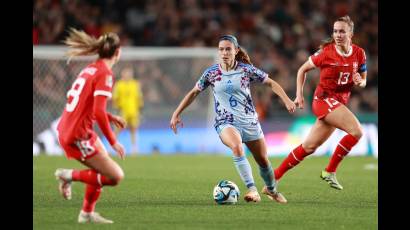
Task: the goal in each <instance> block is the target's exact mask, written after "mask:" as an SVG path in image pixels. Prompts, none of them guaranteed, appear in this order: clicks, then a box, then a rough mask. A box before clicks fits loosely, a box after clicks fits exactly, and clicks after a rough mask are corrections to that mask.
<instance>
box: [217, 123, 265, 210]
mask: <svg viewBox="0 0 410 230" xmlns="http://www.w3.org/2000/svg"><path fill="white" fill-rule="evenodd" d="M220 138H221V140H222V143H224V144H225V145H226V146H227V147H229V148H230V149H231V150H232V153H233V161H234V164H235V167H236V170H237V171H238V173H239V175H240V177H241V179H242V181H243V182H244V184H245V185H246V187H247V188H248V191H247V192H246V194H245V196H244V200H245V201H246V202H251V201H252V202H259V201H260V200H261V197H260V195H259V193H258V190H257V188H256V186H255V181H254V180H253V175H252V168H251V166H250V164H249V161H248V159H247V158H246V156H245V152H244V150H243V146H242V138H241V135H240V134H239V132H238V131H237V130H236V128H234V127H226V128H224V129H223V130H222V132H221V134H220Z"/></svg>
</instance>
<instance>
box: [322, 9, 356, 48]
mask: <svg viewBox="0 0 410 230" xmlns="http://www.w3.org/2000/svg"><path fill="white" fill-rule="evenodd" d="M335 22H345V23H346V24H347V25H348V26H349V27H350V32H351V33H352V34H353V30H354V23H353V21H352V19H350V17H349V15H345V16H343V17H340V18H338V19H337V20H336V21H335ZM334 42H335V39H334V38H333V36H332V37H330V38H328V39H326V40H324V41H323V42H322V43H321V44H320V46H319V49H323V48H324V47H325V46H327V45H329V44H332V43H334Z"/></svg>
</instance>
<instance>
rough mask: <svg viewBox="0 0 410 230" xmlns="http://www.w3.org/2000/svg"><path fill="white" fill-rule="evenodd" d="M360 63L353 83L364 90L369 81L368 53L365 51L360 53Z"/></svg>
mask: <svg viewBox="0 0 410 230" xmlns="http://www.w3.org/2000/svg"><path fill="white" fill-rule="evenodd" d="M359 63H360V65H359V69H358V70H357V72H356V73H354V75H353V83H354V84H355V85H358V86H360V87H361V88H364V87H366V79H367V66H366V53H365V52H364V50H361V52H360V53H359Z"/></svg>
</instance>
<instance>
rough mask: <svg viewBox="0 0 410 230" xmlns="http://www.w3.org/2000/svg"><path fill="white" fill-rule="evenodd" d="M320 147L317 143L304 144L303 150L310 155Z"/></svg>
mask: <svg viewBox="0 0 410 230" xmlns="http://www.w3.org/2000/svg"><path fill="white" fill-rule="evenodd" d="M319 146H320V145H319V144H317V143H306V144H305V143H304V144H303V145H302V147H303V149H304V150H305V152H306V154H307V155H309V154H311V153H313V152H314V151H316V149H317V148H318V147H319Z"/></svg>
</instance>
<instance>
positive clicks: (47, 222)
mask: <svg viewBox="0 0 410 230" xmlns="http://www.w3.org/2000/svg"><path fill="white" fill-rule="evenodd" d="M248 159H249V161H250V162H251V165H252V169H253V176H254V178H255V182H256V185H257V187H258V189H259V190H260V189H261V188H262V186H263V181H262V179H261V178H260V176H259V172H258V168H257V165H256V164H255V161H254V160H253V158H252V157H248ZM282 159H283V158H271V159H270V160H271V162H272V165H273V166H274V167H276V166H278V165H279V164H280V162H281V161H282ZM115 160H116V161H117V162H119V164H120V165H121V167H122V168H123V169H124V172H125V178H124V180H123V181H122V183H121V184H120V185H119V186H118V187H114V188H113V187H104V189H103V192H102V194H101V196H100V200H99V202H98V203H97V206H96V211H97V212H100V213H101V214H102V215H103V216H105V217H107V218H109V219H112V220H114V222H115V223H114V224H113V225H92V224H87V225H80V224H77V222H76V221H77V216H78V213H79V211H80V208H81V205H82V198H83V192H84V185H83V184H81V183H74V184H73V198H72V200H70V201H66V200H63V198H62V197H61V196H60V194H59V193H58V189H57V181H56V180H55V177H54V171H55V169H56V168H59V167H62V168H84V167H83V166H82V165H80V164H79V163H78V162H76V161H74V160H70V161H69V160H67V159H66V158H65V157H47V156H39V157H33V225H34V226H33V227H34V229H60V230H61V229H70V230H71V229H99V230H102V229H275V230H278V229H298V230H299V229H332V230H335V229H349V230H352V229H377V228H378V226H377V222H378V214H377V194H378V191H377V187H378V181H377V177H378V173H377V172H378V171H377V159H375V158H373V157H346V158H345V159H344V161H343V162H342V164H341V165H340V166H339V169H338V180H339V182H340V183H341V184H342V185H343V186H344V190H342V191H338V190H335V189H332V188H330V187H329V185H328V184H327V183H326V182H324V181H322V180H321V179H320V178H319V174H320V171H321V170H322V169H323V168H324V167H325V166H326V164H327V162H328V160H329V158H328V157H308V158H306V159H305V160H304V161H303V162H302V163H301V164H300V165H298V166H297V167H295V168H294V169H292V170H291V171H289V172H288V173H287V174H286V175H285V176H284V177H283V178H282V179H281V181H280V184H279V191H281V192H282V193H283V194H284V195H285V197H286V198H287V200H288V203H287V204H285V205H281V204H279V203H276V202H274V201H270V200H269V199H268V198H267V197H266V196H262V201H261V202H260V203H246V202H245V201H244V200H243V195H244V193H245V192H246V189H245V186H244V185H243V183H242V181H241V180H240V178H239V175H238V174H237V172H236V170H235V167H234V165H233V162H232V159H231V158H230V157H226V156H214V155H196V156H189V155H172V156H161V155H157V156H137V157H135V156H134V157H128V158H126V159H125V160H124V161H121V160H119V159H118V158H115ZM369 168H370V169H369ZM221 179H228V180H232V181H234V182H235V183H236V184H237V185H238V186H239V188H240V191H241V195H240V201H239V202H238V203H237V204H236V205H231V206H229V205H228V206H224V205H217V204H215V203H214V201H213V199H212V190H213V187H214V185H215V184H216V183H217V182H218V181H219V180H221ZM261 195H262V194H261Z"/></svg>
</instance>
